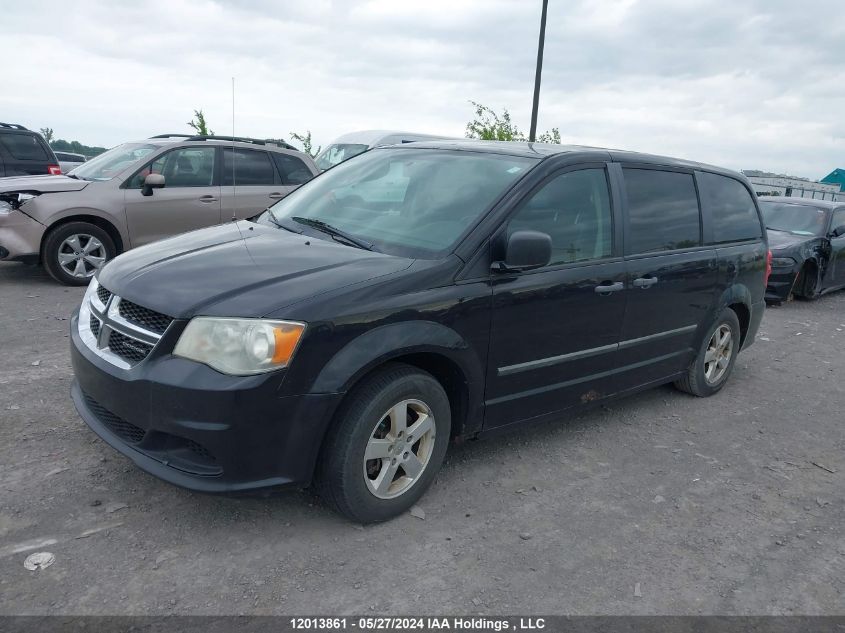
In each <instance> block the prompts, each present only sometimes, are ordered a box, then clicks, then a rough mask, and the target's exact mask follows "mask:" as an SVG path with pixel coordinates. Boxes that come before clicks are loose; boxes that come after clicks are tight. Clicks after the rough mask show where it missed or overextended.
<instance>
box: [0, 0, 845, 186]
mask: <svg viewBox="0 0 845 633" xmlns="http://www.w3.org/2000/svg"><path fill="white" fill-rule="evenodd" d="M540 4H541V3H540V0H509V1H504V0H369V1H365V0H360V1H352V0H349V1H346V0H344V1H340V0H284V1H282V0H225V1H224V0H220V1H216V2H215V1H212V0H144V2H137V1H133V2H123V1H121V0H112V1H97V0H90V1H89V0H73V1H72V2H68V1H67V0H62V1H61V2H39V1H37V0H35V1H29V2H18V1H16V0H5V2H4V3H3V8H2V18H3V38H2V41H3V44H2V56H3V59H4V61H3V64H2V67H3V68H2V75H0V76H2V88H0V120H2V121H9V122H15V123H22V124H24V125H26V126H27V127H29V128H32V129H37V128H40V127H45V126H48V127H52V128H53V129H54V130H55V133H56V136H57V137H58V138H64V139H67V140H79V141H81V142H83V143H85V144H88V145H103V146H107V147H108V146H112V145H115V144H118V143H120V142H122V141H126V140H133V139H137V138H143V137H146V136H150V135H152V134H157V133H161V132H183V133H184V132H187V131H189V129H188V127H187V125H186V122H187V121H188V120H189V119H190V118H191V114H192V110H193V109H194V108H202V109H203V110H204V111H205V114H206V117H207V119H208V121H209V122H210V124H211V127H212V128H213V129H214V131H215V132H217V133H218V134H230V133H231V131H232V110H231V77H233V76H234V77H235V86H236V94H235V101H236V103H235V105H236V120H235V131H236V133H237V134H239V135H249V136H257V137H287V136H288V134H289V133H290V132H291V131H304V130H307V129H310V130H311V131H312V133H313V136H314V140H315V141H316V143H318V144H326V143H328V142H330V141H331V140H332V139H333V138H334V137H336V136H338V135H340V134H343V133H346V132H350V131H354V130H362V129H371V128H380V129H402V130H411V131H418V132H430V133H440V134H447V135H455V136H463V134H464V129H465V126H466V123H467V121H468V120H469V119H470V118H471V116H472V106H471V105H470V104H469V103H468V100H470V99H472V100H475V101H479V102H481V103H483V104H486V105H489V106H490V107H492V108H494V109H496V110H500V109H502V108H508V109H509V110H510V112H511V114H512V116H513V118H514V120H515V121H516V122H517V124H518V125H519V127H520V128H522V129H524V130H525V131H526V132H527V130H528V127H529V122H530V113H531V91H532V87H533V81H534V60H535V55H536V46H537V32H538V27H539V14H540ZM546 35H547V39H546V55H545V66H544V74H543V87H542V94H541V98H540V116H539V126H538V127H539V129H540V130H545V129H547V128H551V127H558V128H560V132H561V136H562V138H563V141H564V142H565V143H576V144H585V145H596V146H602V147H617V148H623V149H631V150H638V151H647V152H653V153H660V154H668V155H672V156H678V157H684V158H690V159H694V160H701V161H705V162H711V163H716V164H720V165H724V166H727V167H732V168H735V169H763V170H769V171H776V172H788V173H790V174H794V175H798V176H807V177H812V178H820V177H822V176H824V175H825V174H827V173H828V172H830V171H831V170H832V169H833V168H835V167H845V73H844V72H843V70H845V69H843V63H842V62H843V60H845V16H844V15H843V13H842V10H841V0H840V1H836V0H804V1H802V2H796V1H795V0H699V1H694V0H659V1H658V0H655V1H651V0H641V1H637V0H620V1H616V2H610V1H607V2H600V1H599V0H584V1H580V0H549V16H548V25H547V34H546Z"/></svg>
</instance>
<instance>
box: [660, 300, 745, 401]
mask: <svg viewBox="0 0 845 633" xmlns="http://www.w3.org/2000/svg"><path fill="white" fill-rule="evenodd" d="M741 336H742V334H741V331H740V329H739V319H738V318H737V316H736V312H734V311H733V310H731V309H730V308H725V309H724V310H722V313H721V314H720V315H719V317H718V318H717V319H716V322H715V323H714V324H713V325H712V326H711V327H710V329H709V330H708V332H707V335H706V336H705V337H704V342H703V343H702V344H701V347H700V348H699V350H698V355H697V356H696V357H695V360H694V361H693V362H692V364H690V366H689V369H687V373H686V375H685V376H684V377H683V378H681V379H679V380H677V381H675V386H676V387H677V388H678V389H680V390H681V391H686V392H687V393H691V394H692V395H694V396H699V397H702V398H705V397H707V396H712V395H713V394H714V393H716V392H717V391H719V390H721V389H722V387H724V386H725V383H726V382H727V381H728V378H729V377H730V375H731V373H732V372H733V368H734V363H735V362H736V357H737V354H739V347H740V341H741Z"/></svg>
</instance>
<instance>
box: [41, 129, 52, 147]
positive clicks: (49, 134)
mask: <svg viewBox="0 0 845 633" xmlns="http://www.w3.org/2000/svg"><path fill="white" fill-rule="evenodd" d="M40 132H41V136H43V137H44V140H45V141H47V144H48V145H49V144H50V143H52V142H53V128H51V127H42V128H41V130H40Z"/></svg>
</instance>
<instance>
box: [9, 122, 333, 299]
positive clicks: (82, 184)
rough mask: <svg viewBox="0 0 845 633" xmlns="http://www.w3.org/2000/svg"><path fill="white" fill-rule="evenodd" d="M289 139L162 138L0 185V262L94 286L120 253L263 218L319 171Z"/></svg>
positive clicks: (125, 146) (170, 135)
mask: <svg viewBox="0 0 845 633" xmlns="http://www.w3.org/2000/svg"><path fill="white" fill-rule="evenodd" d="M318 171H319V170H318V169H317V167H316V166H315V165H314V161H313V160H311V157H310V156H308V155H307V154H304V153H302V152H299V151H297V150H295V149H294V148H293V147H291V146H290V145H287V144H286V143H284V142H282V141H270V140H268V141H262V140H258V139H247V138H232V137H224V136H188V135H180V134H162V135H160V136H154V137H152V138H150V139H147V140H144V141H139V142H135V143H124V144H123V145H118V146H117V147H115V148H113V149H111V150H109V151H108V152H106V153H104V154H101V155H100V156H97V157H96V158H93V159H91V160H90V161H88V162H86V163H84V164H82V165H80V166H79V167H77V168H76V169H74V170H73V171H72V173H70V174H68V175H67V176H24V177H20V178H17V177H12V178H0V260H6V261H9V260H14V261H28V262H32V263H37V262H40V263H42V264H43V265H44V266H45V268H46V269H47V270H48V272H49V273H50V274H51V275H52V276H53V277H54V278H55V279H56V280H57V281H60V282H62V283H64V284H69V285H82V284H87V283H88V281H90V278H91V277H92V276H93V275H94V273H95V272H96V271H97V269H99V268H100V267H101V266H102V265H103V264H104V263H105V262H106V261H108V260H109V259H111V258H113V257H115V256H116V255H118V254H119V253H121V252H123V251H125V250H128V249H130V248H134V247H136V246H141V245H142V244H148V243H150V242H153V241H155V240H158V239H161V238H164V237H168V236H171V235H175V234H177V233H184V232H185V231H191V230H194V229H199V228H203V227H206V226H211V225H214V224H220V223H222V222H226V221H228V220H230V219H232V218H237V219H245V218H249V217H252V216H254V215H256V214H257V213H260V212H261V211H263V210H264V209H266V208H267V207H269V206H270V205H271V204H273V203H274V202H276V201H278V200H280V199H281V198H284V197H285V196H286V195H287V194H288V193H290V192H291V191H293V190H294V189H295V188H296V187H298V186H299V185H301V184H302V183H304V182H307V181H308V180H310V179H311V178H313V177H314V176H315V175H316V174H317V173H318Z"/></svg>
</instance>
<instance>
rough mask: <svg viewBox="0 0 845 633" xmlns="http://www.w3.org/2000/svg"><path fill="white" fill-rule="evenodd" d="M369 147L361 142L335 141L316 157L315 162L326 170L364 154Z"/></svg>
mask: <svg viewBox="0 0 845 633" xmlns="http://www.w3.org/2000/svg"><path fill="white" fill-rule="evenodd" d="M368 147H369V145H362V144H361V143H335V144H334V145H329V146H328V147H327V148H326V149H324V150H323V151H322V152H321V153H320V155H319V156H317V158H315V159H314V162H315V163H317V167H319V168H320V169H322V170H323V171H325V170H327V169H329V168H331V167H334V166H335V165H337V164H338V163H342V162H343V161H345V160H349V159H350V158H352V157H353V156H357V155H358V154H363V153H364V152H366V151H367V148H368Z"/></svg>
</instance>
